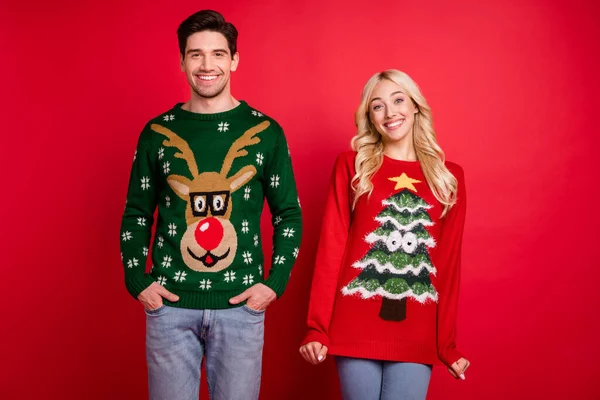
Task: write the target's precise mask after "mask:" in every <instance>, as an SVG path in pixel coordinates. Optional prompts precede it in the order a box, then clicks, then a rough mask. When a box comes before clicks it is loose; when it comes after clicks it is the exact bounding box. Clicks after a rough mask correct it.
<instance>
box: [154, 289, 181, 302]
mask: <svg viewBox="0 0 600 400" xmlns="http://www.w3.org/2000/svg"><path fill="white" fill-rule="evenodd" d="M158 294H159V295H161V296H162V297H164V298H165V299H167V300H169V301H178V300H179V296H177V295H176V294H175V293H171V292H169V291H168V290H167V289H165V287H164V286H160V289H159V291H158ZM161 303H162V299H161Z"/></svg>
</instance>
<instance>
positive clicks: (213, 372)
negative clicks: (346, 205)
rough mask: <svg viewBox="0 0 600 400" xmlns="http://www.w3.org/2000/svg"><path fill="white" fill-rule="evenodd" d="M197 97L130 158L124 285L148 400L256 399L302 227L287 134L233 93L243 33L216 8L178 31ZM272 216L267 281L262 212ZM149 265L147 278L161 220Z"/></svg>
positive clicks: (155, 124)
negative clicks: (271, 316) (142, 316)
mask: <svg viewBox="0 0 600 400" xmlns="http://www.w3.org/2000/svg"><path fill="white" fill-rule="evenodd" d="M177 35H178V39H179V48H180V53H181V69H182V71H183V72H184V73H185V75H186V77H187V80H188V83H189V85H190V89H191V90H190V92H191V97H190V100H189V101H188V102H186V103H183V104H177V105H175V107H173V108H172V109H171V110H169V111H167V112H165V113H163V114H161V115H159V116H158V117H156V118H154V119H152V120H151V121H150V122H149V123H148V124H147V125H146V127H145V128H144V130H143V131H142V133H141V135H140V138H139V141H138V145H137V150H136V153H135V157H134V162H133V167H132V171H131V177H130V181H129V190H128V194H127V203H126V208H125V213H124V215H123V220H122V227H121V251H122V254H121V256H122V259H123V264H124V267H125V284H126V286H127V289H128V291H129V293H131V295H132V296H134V297H135V298H137V299H139V301H140V302H141V304H142V305H143V306H144V309H145V311H146V354H147V362H148V381H149V390H150V398H151V399H169V400H177V399H185V400H188V399H197V398H198V394H199V387H200V365H201V362H202V359H203V357H206V373H207V380H208V386H209V392H210V395H211V398H212V399H213V400H218V399H228V400H235V399H244V400H245V399H257V398H258V393H259V387H260V376H261V363H262V348H263V334H264V312H265V309H266V308H267V306H268V305H269V304H270V303H271V302H272V301H274V300H275V299H276V298H277V297H279V296H281V295H282V293H283V291H284V289H285V287H286V284H287V281H288V279H289V276H290V271H291V268H292V265H293V263H294V261H295V259H296V257H297V256H298V251H299V247H300V236H301V228H302V219H301V211H300V203H299V200H298V194H297V191H296V185H295V180H294V175H293V172H292V163H291V160H290V155H289V151H288V147H287V142H286V139H285V136H284V134H283V131H282V129H281V127H280V126H279V125H278V124H277V122H275V121H274V120H273V119H271V118H269V117H267V116H265V115H264V114H263V113H261V112H259V111H258V110H257V109H254V108H252V107H250V106H249V105H248V104H247V103H246V102H244V101H238V100H236V99H235V98H234V97H233V96H232V95H231V92H230V74H231V72H233V71H235V70H236V69H237V67H238V62H239V55H238V52H237V47H236V41H237V30H236V28H235V27H234V26H233V25H232V24H231V23H229V22H226V21H225V20H224V18H223V16H222V15H221V14H219V13H217V12H215V11H209V10H204V11H200V12H197V13H195V14H193V15H192V16H190V17H189V18H187V19H186V20H185V21H183V22H182V23H181V25H180V26H179V29H178V30H177ZM265 197H266V199H267V202H268V204H269V208H270V210H271V213H272V215H273V218H272V223H273V227H274V235H273V245H274V247H273V261H272V267H271V269H270V271H269V276H268V279H266V280H264V278H263V254H262V251H261V245H262V244H261V235H260V216H261V212H262V207H263V203H264V198H265ZM157 206H158V219H157V224H156V233H155V238H154V242H153V248H152V261H153V267H152V269H151V271H150V273H149V274H145V265H144V264H145V259H146V256H147V255H148V249H149V242H150V237H151V228H152V225H153V215H154V212H155V210H156V207H157Z"/></svg>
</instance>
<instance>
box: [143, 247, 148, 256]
mask: <svg viewBox="0 0 600 400" xmlns="http://www.w3.org/2000/svg"><path fill="white" fill-rule="evenodd" d="M142 254H143V255H144V257H148V248H147V247H144V248H143V249H142Z"/></svg>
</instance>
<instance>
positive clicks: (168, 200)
mask: <svg viewBox="0 0 600 400" xmlns="http://www.w3.org/2000/svg"><path fill="white" fill-rule="evenodd" d="M165 206H167V208H169V207H171V198H170V197H169V196H165Z"/></svg>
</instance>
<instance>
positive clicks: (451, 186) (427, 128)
mask: <svg viewBox="0 0 600 400" xmlns="http://www.w3.org/2000/svg"><path fill="white" fill-rule="evenodd" d="M384 79H387V80H389V81H391V82H394V83H396V84H397V85H398V86H400V87H401V88H402V91H403V92H404V93H405V94H406V95H407V96H408V97H410V99H411V100H412V102H413V104H414V105H415V106H416V107H417V110H418V111H417V113H416V114H415V122H414V125H413V144H414V148H415V152H416V154H417V159H418V160H419V162H420V163H421V169H422V170H423V174H424V175H425V179H426V180H427V184H428V185H429V187H430V188H431V191H432V192H433V194H434V196H435V198H436V199H437V200H438V201H439V202H440V203H441V204H442V205H443V207H444V208H443V211H442V216H444V215H446V213H447V212H448V210H450V208H452V206H453V205H454V204H456V192H457V180H456V178H455V177H454V175H452V173H451V172H450V171H449V170H448V168H447V167H446V165H445V164H444V161H445V155H444V152H443V151H442V149H441V147H440V146H439V145H438V143H437V141H436V139H435V131H434V130H433V122H432V117H431V108H430V107H429V105H428V104H427V101H426V100H425V97H423V95H422V94H421V90H420V89H419V87H418V86H417V84H416V83H415V82H414V81H413V80H412V79H411V78H410V77H409V76H408V75H407V74H405V73H404V72H401V71H398V70H395V69H388V70H386V71H383V72H378V73H376V74H375V75H373V76H372V77H371V78H370V79H369V80H368V81H367V84H366V85H365V87H364V88H363V92H362V97H361V100H360V105H359V106H358V110H357V111H356V116H355V120H356V127H357V128H358V129H357V133H356V136H354V137H353V138H352V149H353V150H354V151H356V153H357V154H356V161H355V167H356V175H354V177H353V178H352V188H353V190H354V202H353V205H352V208H354V207H355V206H356V202H357V201H358V199H359V198H360V196H362V195H364V194H367V195H368V196H371V193H372V192H373V182H372V181H371V178H372V177H373V175H375V173H376V172H377V171H378V170H379V168H381V164H382V163H383V151H384V144H383V140H382V137H381V134H380V133H379V132H378V131H377V129H376V128H375V126H374V125H373V123H372V122H371V118H370V113H369V109H370V108H369V104H370V101H371V96H372V93H373V90H374V89H375V86H376V85H377V83H379V82H381V81H382V80H384Z"/></svg>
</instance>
